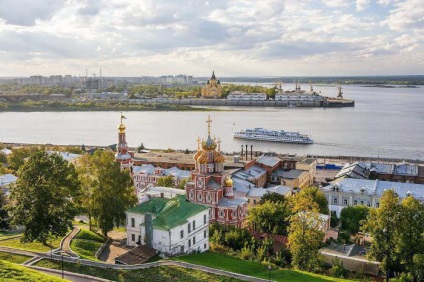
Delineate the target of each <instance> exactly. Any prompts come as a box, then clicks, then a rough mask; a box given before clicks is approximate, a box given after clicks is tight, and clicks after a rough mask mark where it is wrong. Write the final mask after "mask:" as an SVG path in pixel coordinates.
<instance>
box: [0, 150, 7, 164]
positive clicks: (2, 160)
mask: <svg viewBox="0 0 424 282" xmlns="http://www.w3.org/2000/svg"><path fill="white" fill-rule="evenodd" d="M0 149H1V148H0ZM6 162H7V157H6V155H5V154H4V153H3V152H0V164H4V163H6Z"/></svg>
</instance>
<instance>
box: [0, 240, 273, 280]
mask: <svg viewBox="0 0 424 282" xmlns="http://www.w3.org/2000/svg"><path fill="white" fill-rule="evenodd" d="M0 251H4V252H9V253H14V254H25V255H29V256H32V257H38V258H41V259H42V258H45V259H50V258H52V259H54V260H57V261H61V260H62V259H63V261H65V262H70V263H80V264H83V265H88V266H94V267H100V268H112V269H128V270H129V269H146V268H151V267H158V266H169V265H172V266H179V267H184V268H190V269H197V270H200V271H204V272H208V273H212V274H217V275H224V276H228V277H234V278H237V279H240V280H244V281H252V282H266V281H268V280H267V279H261V278H256V277H252V276H247V275H243V274H239V273H234V272H230V271H225V270H220V269H215V268H211V267H206V266H201V265H196V264H191V263H187V262H180V261H172V260H163V261H157V262H151V263H145V264H138V265H120V264H107V263H103V262H97V261H91V260H86V259H79V258H77V257H65V256H63V257H62V256H61V255H58V254H53V255H51V254H50V253H37V252H29V251H20V250H16V249H11V248H5V247H0ZM31 260H32V261H33V262H35V261H36V260H34V259H31ZM25 266H27V267H34V266H32V265H25ZM46 271H49V270H46ZM52 272H55V271H52ZM69 274H70V276H69V277H67V279H69V280H72V281H77V282H79V281H82V282H86V281H107V280H104V279H101V278H98V280H73V279H82V278H81V276H84V275H79V274H77V273H73V274H72V273H69ZM71 274H72V276H71ZM74 276H78V277H74ZM72 277H74V278H73V279H72ZM88 279H96V278H95V277H91V278H88Z"/></svg>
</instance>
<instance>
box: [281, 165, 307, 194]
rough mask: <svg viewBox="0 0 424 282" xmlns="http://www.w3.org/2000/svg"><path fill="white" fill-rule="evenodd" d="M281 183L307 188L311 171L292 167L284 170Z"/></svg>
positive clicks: (292, 186) (291, 186)
mask: <svg viewBox="0 0 424 282" xmlns="http://www.w3.org/2000/svg"><path fill="white" fill-rule="evenodd" d="M281 185H285V186H287V187H290V188H300V189H302V188H305V187H308V186H309V173H308V172H307V171H304V170H298V169H292V170H290V171H284V172H283V175H282V177H281Z"/></svg>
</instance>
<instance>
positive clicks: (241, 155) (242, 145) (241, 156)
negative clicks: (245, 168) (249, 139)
mask: <svg viewBox="0 0 424 282" xmlns="http://www.w3.org/2000/svg"><path fill="white" fill-rule="evenodd" d="M241 159H242V160H243V145H241Z"/></svg>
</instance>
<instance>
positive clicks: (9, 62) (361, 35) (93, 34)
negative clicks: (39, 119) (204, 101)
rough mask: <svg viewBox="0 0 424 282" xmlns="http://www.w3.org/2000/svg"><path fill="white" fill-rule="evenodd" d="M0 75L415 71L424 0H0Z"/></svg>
mask: <svg viewBox="0 0 424 282" xmlns="http://www.w3.org/2000/svg"><path fill="white" fill-rule="evenodd" d="M0 61H1V64H0V76H7V77H10V76H31V75H43V76H50V75H54V74H62V75H65V74H71V75H73V76H78V75H81V76H85V69H86V68H88V71H89V73H88V75H89V76H92V74H93V73H96V75H98V73H99V69H102V75H103V76H106V77H111V76H128V77H137V76H161V75H166V74H172V75H177V74H187V75H193V76H197V77H209V76H210V75H211V73H212V70H215V73H216V75H217V77H218V78H219V77H231V76H358V75H411V74H423V70H424V2H423V1H422V0H405V1H398V0H377V1H372V0H356V1H348V0H323V1H310V0H299V1H289V0H274V1H273V0H270V1H265V0H264V1H226V0H218V1H200V0H191V1H182V0H174V1H130V0H125V1H124V0H98V1H91V0H85V1H82V0H55V1H50V0H38V1H33V0H2V1H0Z"/></svg>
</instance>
